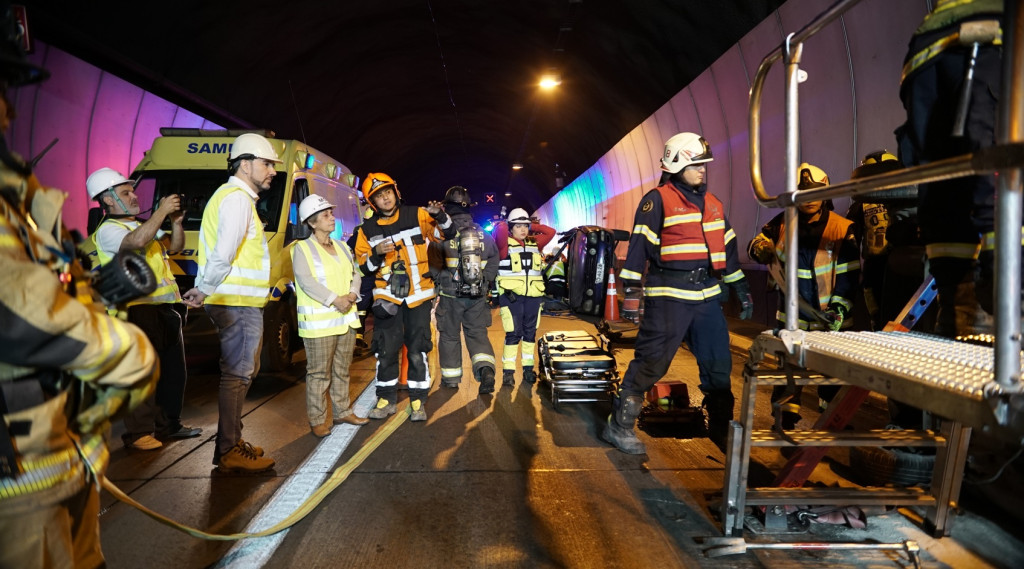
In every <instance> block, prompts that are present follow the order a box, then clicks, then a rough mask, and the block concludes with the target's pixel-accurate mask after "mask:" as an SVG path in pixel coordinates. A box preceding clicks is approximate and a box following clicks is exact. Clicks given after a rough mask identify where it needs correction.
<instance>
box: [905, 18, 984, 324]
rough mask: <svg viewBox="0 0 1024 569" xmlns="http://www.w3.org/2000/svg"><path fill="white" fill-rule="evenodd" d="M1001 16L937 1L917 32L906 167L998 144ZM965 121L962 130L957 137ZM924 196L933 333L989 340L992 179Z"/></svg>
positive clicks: (957, 183) (931, 187)
mask: <svg viewBox="0 0 1024 569" xmlns="http://www.w3.org/2000/svg"><path fill="white" fill-rule="evenodd" d="M1002 18H1003V0H938V1H937V2H935V7H934V8H933V9H932V11H931V12H930V13H929V14H928V15H927V16H926V17H925V19H924V21H923V22H922V23H921V25H920V27H918V29H917V30H916V31H915V32H914V36H913V38H911V40H910V45H909V47H908V50H907V56H906V59H905V60H904V66H903V73H902V77H901V82H900V99H901V100H902V101H903V107H904V108H905V109H906V110H907V122H906V124H905V125H903V126H902V127H901V128H900V129H897V136H898V138H899V144H900V147H899V149H900V150H899V152H900V159H901V160H902V161H903V163H904V164H906V165H908V166H914V165H917V164H925V163H928V162H934V161H936V160H941V159H943V158H949V157H952V156H958V155H961V154H966V153H968V152H973V151H976V150H978V149H980V148H985V147H988V146H992V145H994V144H995V141H996V108H997V105H998V102H999V101H998V97H999V95H1000V92H1001V88H1002V87H1001V84H1002V61H1001V59H1002V45H1001V44H1002V31H1001V30H1002V26H1001V20H1002ZM974 49H977V54H976V56H974V57H972V55H971V54H972V52H973V51H974ZM972 60H973V68H971V65H972V63H971V62H972ZM969 69H970V70H971V71H970V72H971V73H972V74H973V80H972V82H971V84H970V89H969V90H968V92H967V95H966V100H965V99H964V95H962V94H961V90H962V88H963V86H964V84H965V78H966V77H967V74H968V70H969ZM961 109H963V111H964V112H963V113H961ZM958 119H962V120H963V126H962V132H956V133H954V130H955V127H956V126H957V120H958ZM918 188H919V189H918V220H919V223H920V231H921V240H922V241H923V242H924V245H925V252H926V254H927V257H928V268H929V271H930V272H931V274H932V276H934V277H935V284H936V286H937V289H938V304H939V313H938V322H937V324H936V332H937V333H939V334H941V335H944V336H949V337H953V336H958V335H968V334H975V333H983V332H987V331H988V330H989V329H990V328H989V327H990V326H991V322H990V321H989V320H988V319H987V318H986V317H985V316H986V315H985V314H984V313H982V312H980V311H979V310H978V307H979V304H980V307H983V308H985V310H986V311H988V312H989V313H991V312H992V310H993V307H992V288H993V277H992V270H993V263H994V261H993V252H994V247H995V233H994V228H995V178H994V177H993V176H992V175H985V176H970V177H964V178H956V179H952V180H943V181H939V182H930V183H927V184H921V185H920V186H919V187H918ZM976 279H977V284H978V286H977V288H975V281H976Z"/></svg>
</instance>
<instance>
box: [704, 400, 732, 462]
mask: <svg viewBox="0 0 1024 569" xmlns="http://www.w3.org/2000/svg"><path fill="white" fill-rule="evenodd" d="M734 403H735V398H734V397H733V396H732V392H731V391H727V390H721V391H708V392H707V394H705V395H704V408H705V409H707V412H708V438H709V439H711V442H713V443H715V446H716V447H718V450H720V451H722V452H725V446H726V443H727V442H728V441H729V421H732V408H733V404H734Z"/></svg>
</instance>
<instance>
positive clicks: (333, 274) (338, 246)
mask: <svg viewBox="0 0 1024 569" xmlns="http://www.w3.org/2000/svg"><path fill="white" fill-rule="evenodd" d="M299 219H301V220H302V222H303V223H307V224H309V226H310V227H311V228H313V234H312V235H311V236H309V238H308V239H302V240H300V241H297V242H296V243H295V246H294V247H292V268H293V270H294V272H295V284H296V287H295V291H296V297H297V298H296V304H297V306H298V311H299V314H298V321H299V336H300V337H301V338H302V342H303V343H304V344H305V346H306V414H307V415H308V417H309V426H310V429H312V431H313V434H314V435H315V436H317V437H326V436H327V435H329V434H331V426H332V424H334V425H337V424H341V423H347V424H349V425H357V426H358V425H365V424H366V423H368V422H369V420H368V419H365V418H362V417H357V416H356V415H355V414H354V413H353V412H352V408H351V400H350V398H349V393H348V389H349V387H348V386H349V374H348V369H349V366H351V365H352V352H353V350H354V349H355V344H356V328H358V327H359V315H358V313H357V311H356V302H358V301H359V286H360V281H361V279H360V276H359V269H358V266H357V265H356V264H355V262H354V261H353V259H352V252H351V251H349V249H348V246H347V245H345V244H344V243H342V242H341V241H338V240H337V239H334V238H332V237H331V233H333V232H334V229H335V220H334V205H332V204H330V203H328V201H327V200H326V199H324V198H323V197H322V196H319V195H316V194H313V195H311V196H309V197H307V198H306V199H304V200H302V203H300V204H299Z"/></svg>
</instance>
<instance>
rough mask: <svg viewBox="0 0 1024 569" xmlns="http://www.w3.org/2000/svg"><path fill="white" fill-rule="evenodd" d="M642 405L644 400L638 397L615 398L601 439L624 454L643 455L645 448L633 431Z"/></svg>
mask: <svg viewBox="0 0 1024 569" xmlns="http://www.w3.org/2000/svg"><path fill="white" fill-rule="evenodd" d="M643 405H644V398H643V397H641V396H639V395H627V396H625V397H615V399H614V400H613V401H612V414H611V415H609V416H608V424H607V425H605V428H604V432H603V433H601V438H602V439H604V440H606V441H608V442H609V443H611V444H612V446H614V447H615V448H617V449H619V450H621V451H622V452H624V453H626V454H645V453H646V452H647V447H646V446H645V445H644V443H643V442H641V441H640V439H639V438H637V436H636V431H634V430H633V427H634V425H636V418H637V417H639V416H640V410H641V409H642V408H643Z"/></svg>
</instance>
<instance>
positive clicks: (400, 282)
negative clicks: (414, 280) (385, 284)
mask: <svg viewBox="0 0 1024 569" xmlns="http://www.w3.org/2000/svg"><path fill="white" fill-rule="evenodd" d="M390 285H391V295H392V296H394V297H395V298H405V297H407V296H409V287H410V282H409V275H408V274H407V273H406V272H405V261H402V260H398V261H395V262H394V263H391V280H390Z"/></svg>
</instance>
